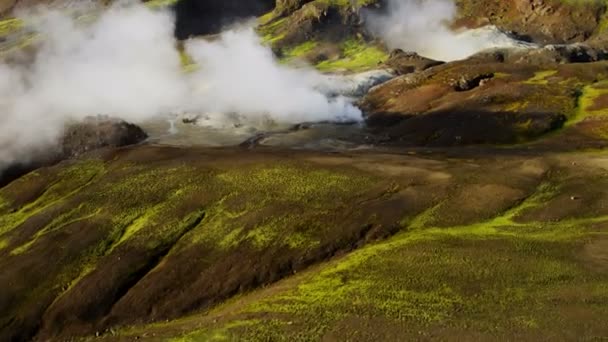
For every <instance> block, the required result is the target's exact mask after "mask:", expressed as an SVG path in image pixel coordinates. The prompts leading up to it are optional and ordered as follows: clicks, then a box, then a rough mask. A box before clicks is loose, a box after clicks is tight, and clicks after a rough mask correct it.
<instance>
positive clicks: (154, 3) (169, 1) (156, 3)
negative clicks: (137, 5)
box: [145, 0, 179, 9]
mask: <svg viewBox="0 0 608 342" xmlns="http://www.w3.org/2000/svg"><path fill="white" fill-rule="evenodd" d="M178 1H179V0H150V1H146V2H145V4H146V6H147V7H148V8H154V9H156V8H164V7H169V6H173V5H175V4H176V3H177V2H178Z"/></svg>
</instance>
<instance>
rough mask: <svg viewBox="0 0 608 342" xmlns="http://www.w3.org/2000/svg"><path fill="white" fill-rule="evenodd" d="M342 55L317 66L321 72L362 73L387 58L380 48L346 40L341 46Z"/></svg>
mask: <svg viewBox="0 0 608 342" xmlns="http://www.w3.org/2000/svg"><path fill="white" fill-rule="evenodd" d="M341 50H342V55H341V56H340V58H339V59H337V60H327V61H323V62H321V63H319V64H317V68H318V69H319V70H321V71H335V70H346V71H355V72H356V71H364V70H368V69H373V68H374V67H376V66H377V65H378V64H380V63H382V62H384V61H385V60H386V58H387V57H388V56H387V54H386V52H385V51H383V50H381V49H380V48H378V47H376V46H372V45H368V44H366V43H365V42H363V41H361V40H348V41H346V42H344V43H343V44H342V45H341Z"/></svg>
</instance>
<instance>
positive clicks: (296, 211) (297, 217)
mask: <svg viewBox="0 0 608 342" xmlns="http://www.w3.org/2000/svg"><path fill="white" fill-rule="evenodd" d="M215 181H218V182H219V184H218V185H217V187H218V188H221V189H224V191H226V192H227V195H225V196H223V197H222V198H221V200H219V201H218V202H216V203H215V204H214V205H212V206H210V207H209V208H208V209H207V216H206V217H205V219H204V221H203V222H202V225H201V229H200V230H197V231H195V232H193V234H192V236H191V237H189V240H190V241H191V242H192V243H195V244H204V245H207V246H217V247H219V248H221V249H224V250H225V249H230V248H234V247H236V246H238V245H240V244H242V243H247V244H249V245H251V246H253V247H254V248H258V249H264V248H267V247H269V246H271V245H277V246H288V247H290V248H293V249H310V248H314V247H316V246H317V245H318V244H319V236H321V235H323V234H324V233H323V232H326V231H328V230H330V229H332V228H334V227H333V225H329V224H324V223H323V220H324V217H326V215H327V214H328V213H329V212H330V211H331V209H332V208H340V207H341V206H342V203H343V202H344V201H346V199H347V198H352V197H353V196H358V195H360V194H362V192H363V191H365V189H368V188H369V187H370V186H372V185H373V184H374V179H373V178H372V177H368V176H366V175H363V174H358V173H355V172H344V171H341V172H335V171H332V170H328V169H314V168H307V167H305V166H301V165H289V164H283V165H275V166H271V167H256V168H253V169H244V170H233V171H229V172H224V173H220V174H218V175H217V176H216V177H215ZM252 221H253V222H255V224H254V225H252V224H251V222H252Z"/></svg>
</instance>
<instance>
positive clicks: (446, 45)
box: [366, 0, 529, 61]
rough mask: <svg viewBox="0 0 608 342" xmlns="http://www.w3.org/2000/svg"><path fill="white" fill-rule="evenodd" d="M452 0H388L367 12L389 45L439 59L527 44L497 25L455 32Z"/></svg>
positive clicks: (373, 27)
mask: <svg viewBox="0 0 608 342" xmlns="http://www.w3.org/2000/svg"><path fill="white" fill-rule="evenodd" d="M456 14H457V7H456V5H455V4H454V1H453V0H388V8H387V11H386V12H385V13H382V14H379V13H372V12H368V13H367V18H366V19H367V20H366V22H367V23H368V28H369V29H370V30H371V31H372V33H374V34H375V35H377V36H380V37H382V38H383V39H384V41H385V42H386V44H387V45H388V46H389V47H390V48H401V49H403V50H406V51H415V52H417V53H419V54H420V55H423V56H426V57H430V58H433V59H437V60H443V61H452V60H458V59H462V58H466V57H468V56H470V55H473V54H475V53H476V52H479V51H482V50H486V49H489V48H494V47H526V46H528V45H529V44H526V43H523V42H520V41H517V40H515V39H512V38H511V37H509V36H508V35H506V34H505V33H503V32H501V31H499V30H498V29H497V28H496V27H494V26H487V27H484V28H481V29H476V30H465V31H461V32H455V31H453V30H451V29H450V27H449V24H450V23H451V22H452V21H453V20H454V19H455V18H456Z"/></svg>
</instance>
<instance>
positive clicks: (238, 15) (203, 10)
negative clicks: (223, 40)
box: [174, 0, 274, 40]
mask: <svg viewBox="0 0 608 342" xmlns="http://www.w3.org/2000/svg"><path fill="white" fill-rule="evenodd" d="M273 8H274V0H183V1H179V2H178V3H177V4H176V5H175V7H174V10H175V16H176V20H175V21H176V22H175V37H176V38H177V39H180V40H183V39H187V38H189V37H192V36H199V35H207V34H215V33H219V31H220V30H221V29H222V28H223V27H225V26H227V25H230V24H233V23H234V22H235V21H237V20H239V19H244V18H248V17H256V16H259V15H262V14H264V13H266V12H268V11H270V10H272V9H273Z"/></svg>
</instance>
